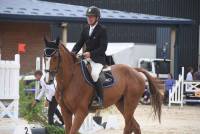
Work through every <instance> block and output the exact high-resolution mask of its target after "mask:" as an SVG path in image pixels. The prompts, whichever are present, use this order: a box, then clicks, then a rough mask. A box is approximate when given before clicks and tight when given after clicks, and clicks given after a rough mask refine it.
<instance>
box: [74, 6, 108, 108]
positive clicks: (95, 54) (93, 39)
mask: <svg viewBox="0 0 200 134" xmlns="http://www.w3.org/2000/svg"><path fill="white" fill-rule="evenodd" d="M86 16H87V22H88V25H87V26H86V27H84V29H83V30H82V32H81V35H80V39H79V40H78V42H77V43H76V44H75V46H74V47H73V49H72V53H74V54H77V53H78V52H79V51H80V49H81V48H82V47H83V44H84V43H85V45H86V50H85V52H84V53H83V56H84V58H85V59H86V60H87V61H88V62H89V63H90V65H91V68H92V71H91V76H92V79H93V81H94V82H95V89H96V92H97V96H98V97H97V101H98V102H97V105H99V106H100V107H101V106H103V93H102V85H101V84H102V83H101V81H100V80H99V74H100V72H101V70H102V68H103V66H104V65H106V55H105V52H106V49H107V45H108V40H107V32H106V28H105V27H104V26H103V25H101V24H100V23H99V20H100V10H99V9H98V8H97V7H95V6H91V7H89V8H88V9H87V11H86Z"/></svg>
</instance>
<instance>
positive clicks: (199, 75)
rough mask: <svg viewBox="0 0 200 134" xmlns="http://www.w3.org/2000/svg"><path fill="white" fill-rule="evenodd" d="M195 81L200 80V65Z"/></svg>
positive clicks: (195, 74)
mask: <svg viewBox="0 0 200 134" xmlns="http://www.w3.org/2000/svg"><path fill="white" fill-rule="evenodd" d="M194 80H197V81H199V80H200V65H199V69H198V71H196V72H195V73H194Z"/></svg>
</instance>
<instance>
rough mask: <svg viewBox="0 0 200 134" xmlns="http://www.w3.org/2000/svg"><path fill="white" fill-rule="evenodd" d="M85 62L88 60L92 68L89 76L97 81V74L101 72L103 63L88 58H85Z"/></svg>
mask: <svg viewBox="0 0 200 134" xmlns="http://www.w3.org/2000/svg"><path fill="white" fill-rule="evenodd" d="M85 62H89V63H90V65H91V68H92V71H91V76H92V79H93V81H94V82H97V80H98V79H99V74H100V73H101V70H102V68H103V65H102V64H101V63H96V62H94V61H92V60H91V59H90V58H87V59H85Z"/></svg>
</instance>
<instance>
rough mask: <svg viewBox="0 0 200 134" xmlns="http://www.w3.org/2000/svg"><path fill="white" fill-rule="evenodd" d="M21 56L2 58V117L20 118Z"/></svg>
mask: <svg viewBox="0 0 200 134" xmlns="http://www.w3.org/2000/svg"><path fill="white" fill-rule="evenodd" d="M19 70H20V57H19V55H18V54H16V55H15V60H14V61H4V60H0V118H2V117H4V116H8V117H10V118H18V100H19Z"/></svg>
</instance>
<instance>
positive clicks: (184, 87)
mask: <svg viewBox="0 0 200 134" xmlns="http://www.w3.org/2000/svg"><path fill="white" fill-rule="evenodd" d="M199 86H200V81H185V80H184V67H182V72H181V74H179V78H178V80H177V81H176V84H175V85H174V86H173V88H172V91H170V92H169V106H171V104H180V105H181V107H182V106H183V104H184V102H200V100H191V99H190V100H188V99H187V100H186V99H185V98H184V92H185V93H188V92H190V93H192V92H193V93H197V92H200V89H199Z"/></svg>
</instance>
